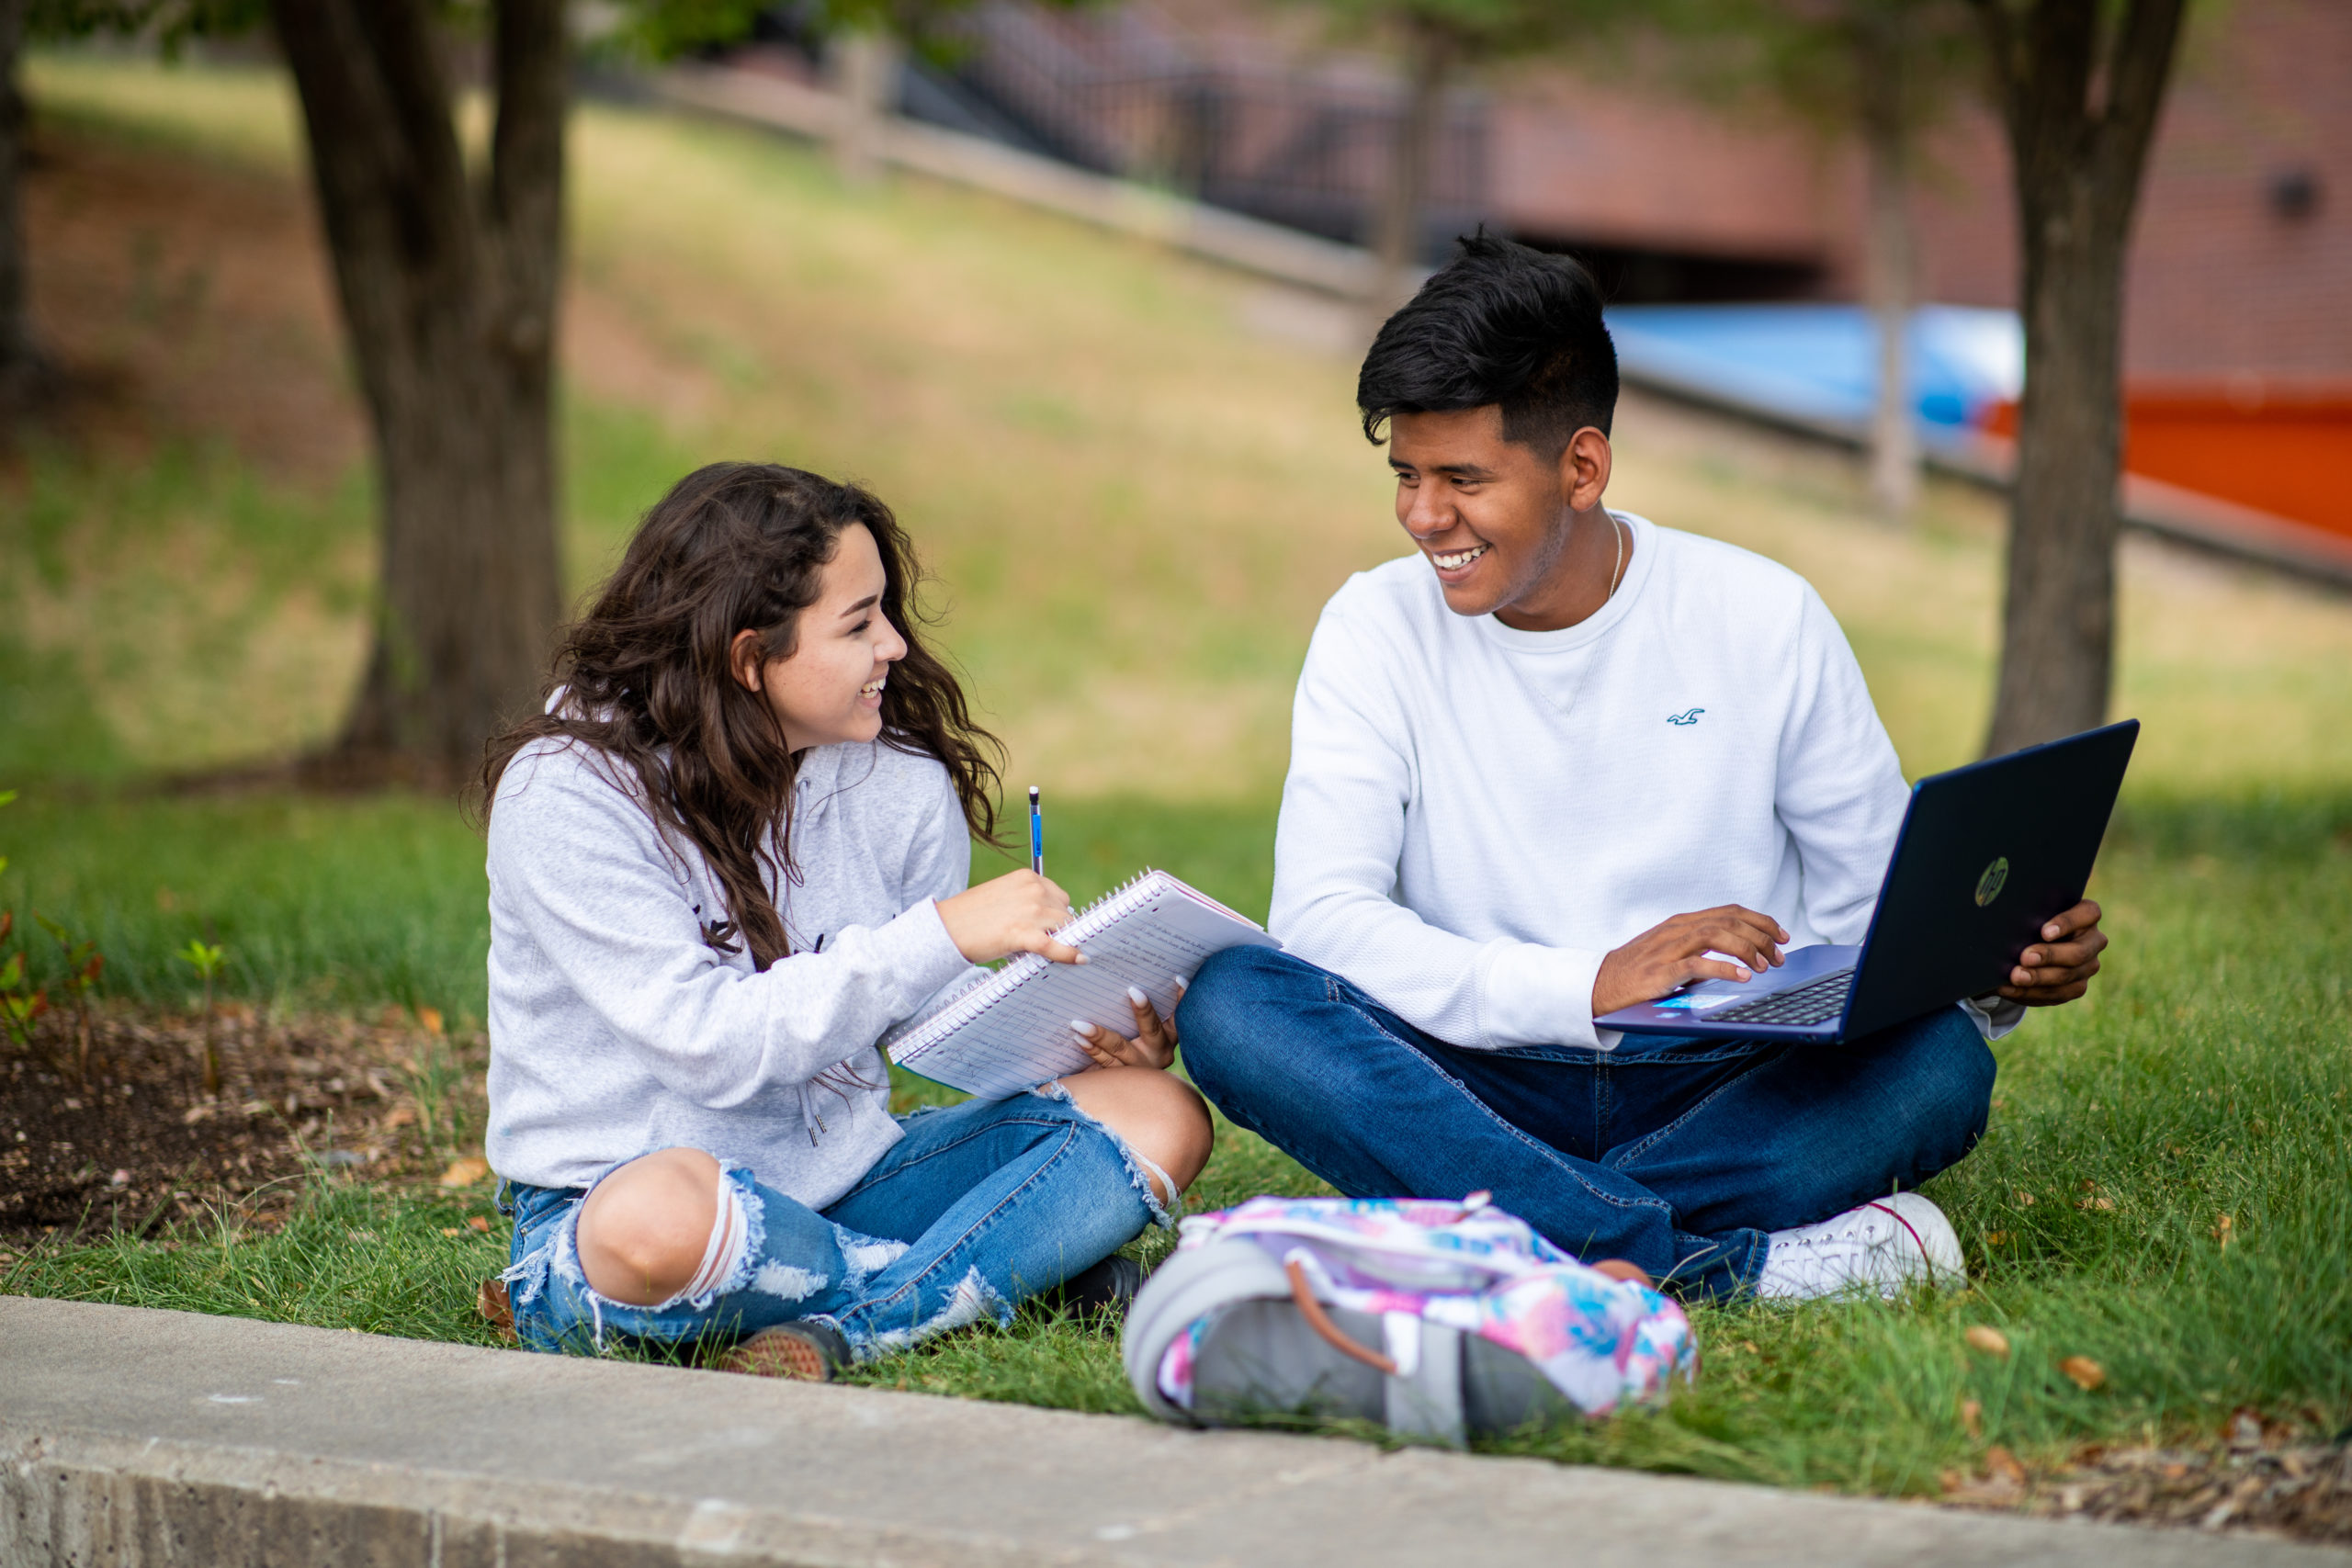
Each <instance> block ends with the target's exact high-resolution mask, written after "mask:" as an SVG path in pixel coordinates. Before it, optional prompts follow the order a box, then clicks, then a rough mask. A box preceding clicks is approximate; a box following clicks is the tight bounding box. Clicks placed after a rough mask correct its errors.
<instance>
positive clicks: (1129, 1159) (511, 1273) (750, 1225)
mask: <svg viewBox="0 0 2352 1568" xmlns="http://www.w3.org/2000/svg"><path fill="white" fill-rule="evenodd" d="M899 1124H900V1126H901V1127H903V1128H904V1130H905V1134H906V1135H905V1136H904V1137H902V1138H900V1139H899V1142H898V1143H896V1144H894V1145H891V1147H890V1149H889V1150H888V1152H887V1153H885V1154H884V1155H883V1156H882V1157H881V1158H880V1159H878V1160H876V1162H875V1163H874V1167H873V1168H872V1169H870V1170H868V1171H867V1172H866V1173H865V1176H864V1178H863V1179H860V1180H859V1181H858V1183H857V1185H856V1186H854V1187H853V1188H852V1189H850V1190H849V1191H848V1192H847V1193H845V1194H844V1195H843V1196H842V1198H841V1199H840V1201H837V1202H835V1203H833V1204H831V1206H830V1207H828V1208H826V1209H824V1210H822V1211H819V1210H816V1209H811V1208H809V1206H808V1205H807V1204H804V1203H800V1202H797V1201H795V1200H793V1199H791V1198H787V1197H786V1196H785V1195H784V1194H783V1193H781V1192H777V1191H775V1190H772V1189H770V1188H767V1187H763V1186H762V1185H761V1184H760V1183H759V1182H757V1181H755V1180H754V1179H752V1174H751V1172H750V1171H748V1170H745V1169H742V1168H739V1167H732V1166H725V1167H723V1168H724V1175H723V1177H722V1179H721V1181H720V1186H719V1191H720V1195H721V1212H720V1215H719V1218H720V1222H721V1223H720V1224H719V1226H718V1227H716V1228H715V1231H714V1235H713V1238H712V1242H711V1256H710V1257H709V1258H707V1261H706V1265H705V1268H704V1269H703V1272H702V1275H701V1277H700V1278H699V1279H698V1280H696V1281H695V1283H694V1284H693V1285H690V1286H689V1287H688V1289H689V1291H690V1292H694V1291H696V1290H697V1288H698V1287H699V1288H700V1289H699V1293H692V1294H683V1295H681V1296H679V1297H676V1298H674V1299H673V1300H671V1301H667V1302H662V1303H657V1304H655V1305H652V1306H631V1305H629V1304H628V1303H624V1302H616V1301H614V1300H613V1299H612V1298H610V1297H608V1296H605V1295H602V1294H600V1293H598V1292H595V1291H594V1290H592V1289H591V1288H590V1287H589V1284H588V1280H587V1278H586V1276H585V1275H584V1274H583V1273H582V1270H581V1266H580V1250H579V1247H578V1245H577V1241H576V1238H575V1235H574V1232H575V1227H576V1226H577V1225H578V1224H579V1214H580V1205H581V1202H582V1200H584V1199H585V1198H586V1197H587V1195H588V1193H589V1192H590V1191H592V1190H594V1183H591V1184H590V1186H588V1187H584V1188H552V1187H526V1186H524V1185H522V1184H520V1183H516V1184H515V1185H514V1186H513V1187H512V1188H511V1190H510V1199H509V1202H510V1205H511V1207H512V1209H513V1211H514V1214H515V1239H514V1245H513V1251H512V1254H511V1256H512V1258H513V1267H511V1268H510V1269H507V1270H506V1273H505V1279H506V1280H507V1285H508V1292H509V1298H510V1300H511V1301H512V1303H513V1305H514V1311H515V1333H516V1334H517V1335H518V1336H519V1337H521V1339H522V1341H523V1343H524V1344H525V1345H526V1346H527V1347H528V1348H531V1349H534V1350H594V1349H601V1348H604V1347H605V1345H606V1344H608V1343H609V1342H610V1341H611V1340H612V1339H614V1338H616V1337H617V1338H620V1339H623V1340H627V1341H634V1342H636V1343H638V1344H639V1345H641V1346H643V1347H644V1348H649V1349H654V1350H666V1351H670V1352H672V1353H690V1352H692V1351H694V1350H695V1349H698V1348H706V1347H715V1346H720V1345H725V1344H728V1343H731V1342H732V1341H733V1340H735V1339H738V1338H741V1337H743V1336H745V1335H747V1334H752V1333H756V1332H757V1331H759V1330H760V1329H763V1328H766V1327H769V1326H771V1325H775V1324H778V1323H782V1322H786V1321H787V1320H789V1319H795V1318H816V1319H819V1320H821V1321H823V1322H825V1323H828V1324H830V1325H832V1326H833V1327H835V1328H837V1329H839V1330H840V1331H841V1333H842V1337H844V1338H845V1339H847V1340H848V1341H849V1345H850V1349H851V1352H852V1353H853V1354H854V1356H855V1358H856V1359H858V1360H860V1361H865V1360H871V1359H874V1358H875V1357H876V1356H881V1355H887V1354H888V1353H889V1352H891V1351H894V1350H899V1349H903V1348H906V1347H908V1346H910V1345H912V1344H914V1343H916V1342H917V1341H919V1340H922V1339H927V1338H929V1337H932V1336H933V1335H937V1334H944V1333H945V1332H947V1331H948V1330H949V1329H953V1328H959V1327H962V1326H963V1325H966V1324H969V1323H976V1322H978V1321H979V1320H980V1319H982V1318H988V1319H990V1320H992V1321H994V1322H995V1323H997V1324H998V1325H1006V1324H1009V1323H1011V1322H1012V1309H1013V1308H1014V1306H1016V1305H1017V1304H1018V1303H1020V1302H1021V1301H1022V1300H1023V1298H1024V1297H1028V1296H1033V1295H1036V1294H1038V1293H1039V1292H1045V1291H1050V1290H1052V1289H1053V1288H1054V1287H1056V1286H1057V1285H1059V1284H1060V1283H1061V1282H1062V1281H1063V1280H1066V1279H1068V1278H1069V1277H1070V1276H1071V1275H1073V1274H1076V1273H1078V1272H1080V1270H1082V1269H1088V1268H1091V1266H1092V1265H1094V1264H1095V1263H1097V1262H1100V1261H1101V1260H1102V1259H1103V1258H1107V1257H1109V1256H1110V1255H1111V1254H1112V1253H1114V1252H1115V1251H1117V1250H1118V1249H1119V1248H1120V1247H1123V1246H1125V1244H1126V1243H1127V1242H1129V1241H1132V1240H1133V1239H1134V1238H1135V1237H1136V1236H1137V1235H1140V1234H1142V1231H1143V1228H1144V1226H1145V1225H1146V1224H1152V1223H1157V1224H1162V1225H1165V1224H1169V1223H1170V1221H1169V1216H1168V1213H1167V1212H1166V1211H1165V1210H1164V1209H1163V1208H1162V1207H1161V1205H1160V1203H1159V1199H1158V1197H1157V1196H1156V1195H1155V1194H1154V1193H1153V1192H1152V1190H1151V1188H1150V1186H1149V1184H1148V1182H1147V1180H1146V1179H1145V1171H1146V1168H1147V1166H1148V1162H1147V1161H1144V1160H1142V1159H1141V1158H1140V1156H1136V1154H1134V1153H1133V1152H1132V1151H1130V1150H1129V1149H1128V1148H1127V1147H1126V1145H1125V1144H1123V1143H1122V1142H1121V1141H1120V1140H1119V1139H1118V1137H1117V1136H1116V1135H1114V1134H1112V1133H1111V1132H1110V1131H1108V1130H1107V1129H1105V1128H1104V1127H1103V1126H1102V1125H1101V1124H1100V1123H1099V1122H1095V1121H1094V1120H1093V1119H1092V1118H1091V1117H1089V1116H1088V1115H1087V1114H1086V1113H1085V1112H1084V1111H1080V1109H1079V1108H1078V1107H1077V1106H1076V1105H1075V1104H1073V1103H1072V1102H1071V1101H1070V1100H1069V1095H1068V1094H1067V1093H1066V1092H1064V1091H1063V1090H1062V1089H1060V1088H1059V1087H1058V1086H1056V1085H1047V1086H1046V1087H1045V1088H1043V1089H1037V1090H1034V1091H1032V1092H1031V1093H1028V1094H1022V1095H1015V1096H1013V1097H1012V1099H1010V1100H971V1101H968V1102H967V1103H965V1104H962V1105H958V1106H955V1107H952V1108H950V1109H948V1110H944V1111H917V1112H915V1113H914V1114H912V1115H910V1116H905V1117H901V1118H900V1119H899ZM616 1168H617V1167H616ZM607 1174H609V1173H607ZM600 1179H601V1178H600Z"/></svg>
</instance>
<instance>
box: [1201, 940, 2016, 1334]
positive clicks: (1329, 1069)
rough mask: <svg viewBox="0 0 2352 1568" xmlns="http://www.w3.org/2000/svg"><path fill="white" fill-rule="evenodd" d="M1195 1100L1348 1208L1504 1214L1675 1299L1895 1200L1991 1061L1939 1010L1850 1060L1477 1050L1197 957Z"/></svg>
mask: <svg viewBox="0 0 2352 1568" xmlns="http://www.w3.org/2000/svg"><path fill="white" fill-rule="evenodd" d="M1177 1024H1178V1027H1179V1029H1180V1030H1181V1031H1182V1035H1183V1042H1184V1045H1183V1050H1184V1066H1185V1069H1186V1071H1188V1072H1189V1073H1190V1074H1191V1075H1192V1078H1193V1082H1194V1083H1195V1084H1197V1085H1198V1086H1200V1089H1201V1091H1202V1092H1203V1093H1204V1094H1205V1095H1207V1096H1208V1097H1209V1099H1211V1100H1214V1101H1216V1105H1217V1108H1218V1109H1219V1110H1221V1111H1224V1112H1225V1113H1226V1115H1227V1116H1228V1117H1230V1118H1231V1119H1232V1120H1233V1121H1234V1122H1238V1124H1240V1125H1241V1126H1244V1127H1247V1128H1249V1129H1250V1131H1251V1132H1253V1133H1256V1134H1259V1135H1260V1136H1261V1137H1263V1138H1265V1139H1266V1140H1268V1141H1269V1142H1270V1143H1272V1144H1273V1145H1276V1146H1277V1147H1279V1148H1282V1149H1283V1150H1285V1151H1287V1152H1288V1153H1289V1154H1290V1155H1291V1156H1294V1157H1295V1158H1296V1159H1297V1160H1298V1161H1299V1163H1300V1164H1302V1165H1304V1166H1306V1168H1307V1169H1309V1170H1311V1171H1313V1172H1314V1173H1315V1174H1316V1175H1317V1176H1319V1177H1321V1178H1322V1179H1324V1180H1326V1181H1328V1182H1329V1183H1330V1184H1331V1185H1332V1186H1334V1187H1336V1188H1338V1189H1339V1190H1340V1191H1341V1192H1343V1193H1346V1194H1347V1195H1349V1196H1350V1197H1356V1198H1369V1197H1420V1198H1457V1197H1460V1196H1462V1195H1463V1194H1464V1193H1468V1192H1473V1191H1476V1190H1479V1189H1481V1188H1484V1189H1486V1190H1489V1191H1491V1192H1493V1193H1494V1195H1495V1201H1496V1203H1497V1204H1498V1205H1499V1206H1501V1207H1502V1208H1504V1209H1507V1210H1509V1211H1510V1213H1514V1214H1517V1215H1519V1216H1520V1217H1521V1219H1524V1220H1526V1221H1527V1222H1528V1223H1529V1224H1532V1225H1533V1226H1534V1227H1535V1228H1536V1229H1537V1230H1539V1231H1541V1232H1543V1233H1544V1235H1545V1236H1547V1237H1549V1238H1550V1239H1551V1240H1552V1241H1553V1242H1554V1243H1555V1244H1556V1245H1558V1246H1559V1247H1563V1248H1565V1249H1566V1250H1567V1251H1570V1252H1573V1253H1575V1254H1577V1256H1578V1257H1581V1258H1588V1259H1598V1258H1625V1259H1628V1260H1629V1261H1631V1262H1634V1263H1636V1264H1638V1265H1640V1266H1641V1267H1642V1268H1643V1269H1647V1270H1648V1271H1649V1273H1650V1275H1651V1277H1652V1278H1654V1279H1657V1280H1661V1281H1666V1282H1668V1283H1670V1284H1671V1285H1672V1286H1673V1287H1674V1288H1675V1289H1677V1290H1678V1291H1679V1292H1682V1293H1684V1294H1700V1295H1717V1296H1727V1295H1732V1294H1736V1292H1739V1291H1741V1290H1743V1289H1745V1288H1747V1287H1748V1286H1750V1285H1752V1284H1754V1283H1755V1281H1756V1276H1757V1272H1758V1270H1759V1269H1761V1268H1762V1267H1763V1263H1764V1253H1765V1249H1766V1246H1767V1234H1766V1233H1768V1232H1770V1231H1775V1230H1781V1229H1785V1228H1787V1227H1789V1226H1791V1225H1800V1224H1811V1223H1813V1222H1814V1221H1815V1220H1822V1219H1826V1218H1827V1217H1828V1216H1830V1215H1831V1214H1835V1213H1840V1212H1842V1211H1844V1210H1846V1209H1849V1208H1852V1207H1853V1206H1854V1205H1855V1204H1857V1203H1862V1202H1867V1201H1869V1200H1871V1199H1872V1198H1876V1197H1883V1196H1884V1195H1885V1194H1886V1193H1887V1192H1888V1191H1890V1190H1894V1189H1896V1188H1898V1187H1899V1188H1903V1189H1906V1190H1907V1189H1909V1188H1912V1187H1916V1186H1917V1185H1918V1184H1919V1183H1920V1182H1922V1181H1924V1180H1926V1179H1928V1177H1930V1176H1933V1175H1935V1174H1936V1172H1938V1171H1939V1170H1942V1169H1944V1168H1947V1167H1948V1166H1951V1165H1952V1164H1954V1163H1955V1162H1957V1161H1958V1160H1959V1159H1960V1158H1961V1157H1962V1156H1963V1155H1965V1154H1967V1153H1968V1151H1969V1149H1970V1148H1971V1147H1972V1146H1973V1145H1974V1144H1975V1142H1976V1139H1977V1138H1978V1136H1979V1135H1981V1134H1983V1132H1984V1131H1985V1116H1986V1113H1987V1111H1988V1110H1989V1108H1990V1105H1991V1101H1992V1094H1993V1072H1994V1064H1993V1053H1992V1052H1991V1051H1990V1050H1988V1049H1986V1047H1985V1041H1984V1039H1983V1037H1982V1036H1981V1035H1980V1034H1979V1033H1978V1032H1977V1030H1976V1026H1975V1025H1974V1024H1973V1022H1972V1021H1970V1020H1969V1017H1968V1015H1967V1014H1966V1013H1964V1012H1962V1010H1960V1009H1958V1008H1956V1007H1955V1008H1946V1009H1943V1010H1940V1011H1938V1012H1935V1013H1931V1014H1928V1016H1926V1017H1923V1018H1917V1019H1914V1020H1912V1021H1910V1022H1908V1023H1903V1024H1897V1025H1896V1026H1894V1028H1892V1029H1887V1030H1883V1031H1882V1032H1879V1033H1877V1034H1873V1035H1871V1036H1868V1037H1867V1038H1865V1039H1862V1040H1859V1041H1855V1042H1853V1043H1849V1044H1845V1045H1810V1044H1780V1043H1758V1042H1754V1041H1734V1040H1693V1039H1687V1038H1681V1037H1673V1038H1652V1039H1650V1040H1647V1041H1645V1040H1642V1039H1641V1038H1639V1037H1636V1036H1628V1037H1627V1038H1626V1041H1625V1043H1624V1044H1623V1046H1621V1047H1620V1048H1619V1049H1618V1050H1616V1051H1614V1052H1607V1051H1595V1050H1587V1049H1581V1048H1578V1047H1574V1046H1535V1047H1526V1048H1521V1049H1515V1050H1503V1051H1471V1050H1464V1049H1463V1048H1461V1047H1459V1046H1454V1045H1449V1044H1447V1043H1445V1042H1444V1041H1442V1040H1438V1039H1434V1038H1432V1037H1431V1036H1430V1035H1428V1034H1425V1033H1423V1032H1421V1031H1419V1030H1418V1029H1416V1028H1414V1027H1413V1026H1412V1025H1411V1024H1409V1023H1407V1022H1406V1021H1404V1020H1403V1019H1401V1018H1398V1017H1397V1015H1396V1014H1395V1013H1393V1012H1390V1011H1389V1010H1387V1009H1386V1008H1384V1007H1382V1006H1381V1005H1380V1004H1379V1003H1378V1002H1375V1001H1374V1000H1373V999H1372V998H1370V997H1368V996H1366V995H1365V994H1364V993H1363V992H1362V991H1360V990H1358V989H1357V988H1356V987H1353V986H1351V985H1350V984H1348V982H1346V981H1345V980H1342V979H1340V977H1339V976H1336V975H1332V974H1329V973H1326V972H1325V971H1323V970H1321V969H1317V968H1316V967H1315V966H1314V965H1313V964H1307V963H1305V962H1303V961H1301V960H1299V959H1297V958H1294V957H1292V956H1291V955H1289V954H1288V953H1278V952H1274V951H1272V950H1269V949H1265V948H1250V947H1237V948H1230V949H1228V950H1227V951H1226V952H1224V953H1218V954H1216V956H1215V957H1213V958H1211V959H1210V960H1209V961H1208V962H1207V963H1206V964H1204V965H1203V966H1202V968H1201V972H1200V973H1199V975H1197V976H1194V978H1193V984H1192V987H1191V988H1190V989H1189V990H1187V991H1186V992H1185V993H1184V1000H1183V1003H1182V1006H1180V1007H1179V1008H1178V1010H1177Z"/></svg>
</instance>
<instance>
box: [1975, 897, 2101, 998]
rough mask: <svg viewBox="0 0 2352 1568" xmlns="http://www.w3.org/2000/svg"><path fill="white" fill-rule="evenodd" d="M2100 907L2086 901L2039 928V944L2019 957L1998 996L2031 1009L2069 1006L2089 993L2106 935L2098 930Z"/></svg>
mask: <svg viewBox="0 0 2352 1568" xmlns="http://www.w3.org/2000/svg"><path fill="white" fill-rule="evenodd" d="M2098 918H2099V907H2098V905H2097V904H2094V903H2092V902H2091V901H2090V900H2089V899H2088V898H2086V899H2084V900H2083V901H2082V902H2081V903H2079V904H2077V905H2075V907H2074V908H2071V909H2069V910H2067V911H2066V912H2065V913H2064V914H2063V915H2053V916H2052V917H2051V919H2050V922H2049V924H2047V925H2045V926H2043V927H2042V928H2041V937H2042V940H2041V941H2040V942H2035V943H2034V944H2033V945H2032V946H2030V947H2029V948H2027V949H2026V950H2025V951H2024V952H2023V953H2018V962H2017V967H2016V968H2014V969H2011V970H2010V971H2009V983H2008V984H2007V985H2006V986H2003V987H2001V988H2000V994H2001V995H2002V996H2005V997H2007V998H2009V1000H2011V1001H2013V1002H2023V1003H2024V1004H2025V1005H2026V1006H2028V1007H2030V1008H2046V1007H2055V1006H2057V1005H2058V1004H2059V1003H2060V1002H2071V1001H2073V1000H2074V999H2075V998H2076V997H2079V996H2081V995H2082V994H2083V993H2084V992H2085V991H2086V990H2088V989H2090V984H2091V976H2094V975H2096V974H2098V955H2099V953H2101V952H2103V951H2105V949H2106V947H2107V933H2106V932H2105V931H2101V930H2099V929H2098Z"/></svg>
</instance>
